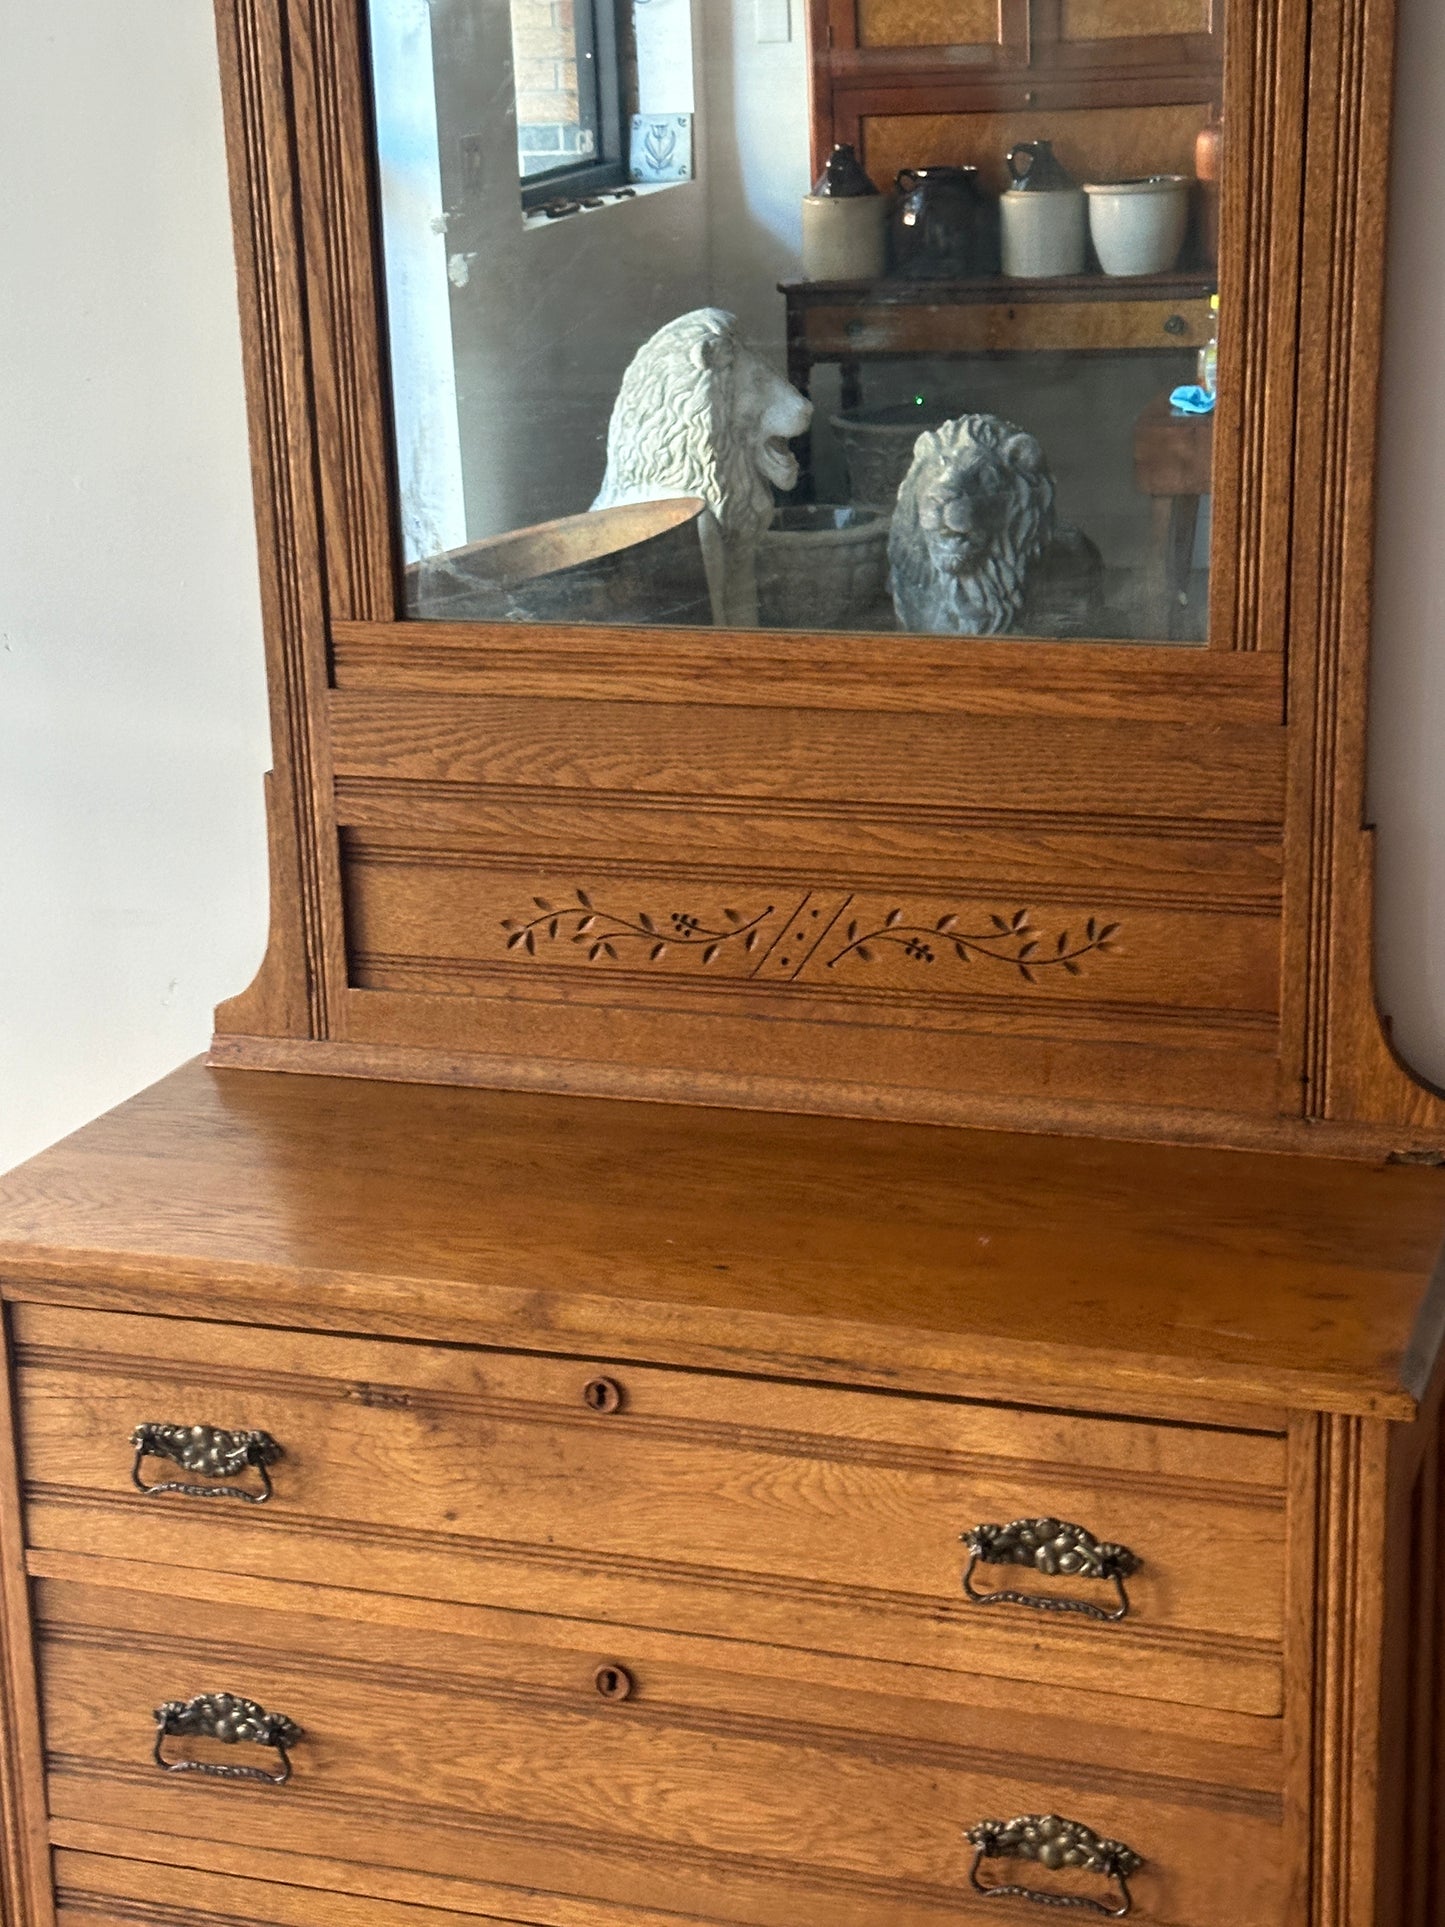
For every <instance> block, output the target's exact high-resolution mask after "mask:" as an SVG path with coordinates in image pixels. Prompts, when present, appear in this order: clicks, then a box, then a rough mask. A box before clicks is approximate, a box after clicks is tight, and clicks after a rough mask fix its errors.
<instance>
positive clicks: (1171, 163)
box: [863, 96, 1213, 193]
mask: <svg viewBox="0 0 1445 1927" xmlns="http://www.w3.org/2000/svg"><path fill="white" fill-rule="evenodd" d="M1212 111H1213V110H1212V108H1211V106H1210V103H1209V101H1208V100H1207V99H1205V98H1203V97H1202V96H1201V98H1200V99H1199V100H1198V101H1188V102H1185V103H1184V104H1183V105H1181V106H1168V107H1084V108H1056V107H1019V108H1016V109H1013V110H1010V111H1002V112H998V113H949V114H939V113H918V114H872V115H868V116H865V118H864V120H863V159H864V162H865V164H866V166H867V168H868V172H869V174H870V175H871V176H872V178H873V179H874V181H875V182H876V183H877V184H878V186H879V187H880V188H882V189H885V190H886V189H889V188H891V187H892V185H893V182H894V181H895V179H896V178H897V176H898V173H899V170H900V169H901V168H905V167H929V166H937V165H940V164H943V165H949V166H957V167H977V168H978V169H979V171H980V173H981V174H982V176H983V178H984V181H985V184H986V185H987V186H988V187H989V188H990V189H991V190H992V191H993V192H995V193H1002V192H1003V190H1004V189H1005V188H1006V187H1007V186H1008V184H1009V176H1008V168H1007V165H1006V163H1005V156H1006V155H1007V154H1008V152H1009V150H1010V149H1011V148H1012V147H1013V146H1014V145H1015V144H1016V143H1017V142H1018V141H1029V140H1040V139H1044V140H1051V141H1052V142H1053V144H1054V151H1055V152H1056V153H1057V155H1058V157H1059V159H1060V160H1061V161H1062V162H1063V164H1064V166H1065V167H1066V168H1067V169H1068V171H1069V172H1070V173H1071V174H1072V175H1073V176H1074V178H1075V179H1076V180H1079V181H1120V180H1129V179H1132V178H1133V177H1135V176H1137V175H1144V174H1186V175H1189V176H1191V177H1192V175H1193V173H1194V143H1195V140H1196V138H1197V136H1198V134H1199V130H1200V129H1201V128H1202V127H1204V126H1205V125H1206V124H1207V123H1208V121H1209V120H1210V118H1211V115H1212Z"/></svg>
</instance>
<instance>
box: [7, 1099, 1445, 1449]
mask: <svg viewBox="0 0 1445 1927" xmlns="http://www.w3.org/2000/svg"><path fill="white" fill-rule="evenodd" d="M1442 1228H1445V1173H1442V1172H1441V1171H1438V1170H1429V1169H1423V1168H1412V1167H1408V1166H1400V1165H1381V1166H1374V1167H1372V1166H1367V1165H1363V1164H1361V1165H1355V1164H1336V1163H1334V1162H1333V1161H1331V1160H1327V1159H1307V1158H1304V1159H1281V1158H1275V1157H1268V1156H1261V1155H1257V1154H1252V1153H1243V1152H1209V1151H1195V1150H1188V1149H1183V1148H1177V1147H1175V1148H1170V1147H1165V1146H1146V1145H1127V1144H1107V1143H1101V1142H1093V1141H1089V1140H1082V1139H1073V1140H1069V1139H1060V1140H1055V1141H1050V1140H1047V1139H1043V1138H1033V1137H1028V1136H1019V1135H1008V1134H1005V1133H990V1132H966V1131H957V1132H955V1131H937V1130H930V1129H925V1128H922V1127H916V1128H915V1127H909V1128H901V1127H894V1126H889V1125H877V1124H874V1125H870V1124H867V1123H861V1122H852V1121H849V1120H846V1119H800V1118H793V1119H789V1118H780V1117H773V1116H765V1115H758V1114H750V1113H742V1112H736V1113H735V1112H707V1111H699V1110H694V1109H686V1110H678V1109H674V1108H669V1107H667V1106H662V1105H656V1106H654V1105H618V1104H607V1103H600V1102H595V1101H592V1100H589V1099H573V1098H563V1099H556V1098H549V1097H536V1096H529V1095H525V1094H521V1093H487V1092H478V1091H467V1090H449V1089H446V1088H441V1087H438V1088H430V1087H423V1086H406V1085H402V1086H388V1085H378V1084H374V1083H368V1082H364V1081H351V1080H346V1079H317V1078H275V1077H266V1076H261V1075H256V1074H247V1073H235V1072H221V1071H214V1070H207V1069H204V1068H202V1067H200V1066H196V1065H192V1066H189V1067H187V1068H186V1069H184V1070H182V1071H179V1072H177V1073H175V1074H174V1075H173V1076H172V1077H170V1078H168V1079H166V1080H164V1081H163V1082H162V1083H161V1084H159V1085H157V1086H155V1087H154V1088H153V1089H152V1090H151V1091H150V1092H148V1093H145V1094H143V1095H142V1096H140V1097H138V1098H136V1099H134V1100H132V1101H131V1102H130V1103H129V1104H127V1105H124V1106H122V1107H121V1108H120V1109H119V1110H117V1111H115V1112H112V1113H111V1114H110V1116H109V1117H107V1118H105V1119H102V1120H101V1121H100V1122H98V1123H97V1124H94V1125H91V1126H89V1127H88V1128H87V1129H86V1130H85V1131H83V1132H80V1133H78V1134H77V1135H76V1136H75V1137H73V1138H71V1139H69V1140H67V1142H66V1143H65V1144H64V1145H63V1146H60V1147H57V1148H56V1149H55V1150H53V1151H51V1152H48V1153H47V1154H46V1155H45V1157H44V1158H43V1159H41V1160H37V1161H36V1162H35V1163H34V1164H32V1165H31V1166H28V1167H25V1166H22V1167H21V1169H20V1170H19V1171H18V1172H16V1173H14V1174H13V1175H12V1176H10V1177H9V1178H7V1179H5V1180H4V1181H3V1183H0V1241H3V1242H0V1253H3V1270H4V1273H5V1289H6V1292H7V1294H8V1295H9V1296H10V1297H11V1298H17V1297H41V1296H47V1295H48V1296H50V1297H53V1298H58V1299H60V1300H62V1301H67V1302H71V1303H75V1304H77V1305H85V1304H89V1305H90V1306H92V1307H94V1308H98V1309H106V1308H111V1309H120V1310H125V1309H138V1310H146V1311H170V1312H180V1313H181V1315H184V1316H191V1317H194V1316H196V1315H197V1314H201V1315H203V1316H205V1317H208V1318H222V1319H226V1320H228V1321H230V1322H238V1321H239V1322H243V1323H244V1322H253V1321H254V1319H255V1316H256V1312H257V1308H258V1307H259V1306H261V1305H263V1304H264V1306H265V1308H266V1316H267V1320H268V1322H275V1323H280V1324H296V1325H300V1326H304V1327H308V1328H312V1329H318V1328H319V1329H322V1330H325V1329H330V1330H342V1331H348V1330H349V1331H358V1332H360V1331H367V1330H370V1331H374V1332H380V1333H382V1334H385V1335H390V1336H402V1337H416V1336H420V1337H440V1338H443V1339H462V1340H470V1341H475V1342H479V1343H499V1344H503V1345H507V1346H515V1347H520V1348H521V1349H525V1350H552V1351H578V1352H581V1353H583V1354H585V1355H589V1356H590V1355H594V1354H597V1355H602V1356H612V1357H617V1358H628V1357H631V1358H638V1359H642V1360H644V1361H646V1360H652V1361H654V1362H662V1363H675V1364H705V1365H714V1366H716V1365H725V1366H728V1367H730V1368H733V1369H742V1370H744V1371H748V1372H754V1373H762V1374H763V1375H766V1376H770V1377H801V1378H805V1379H809V1380H819V1379H823V1380H827V1379H833V1380H835V1381H837V1382H842V1383H847V1382H849V1381H858V1382H873V1383H882V1384H889V1385H899V1386H906V1387H910V1388H912V1389H916V1390H919V1391H944V1392H953V1393H957V1392H960V1391H968V1392H970V1393H972V1394H974V1395H980V1394H981V1395H983V1396H986V1397H991V1398H997V1397H1000V1396H1002V1397H1003V1398H1004V1399H1005V1400H1007V1401H1009V1402H1022V1403H1026V1404H1034V1405H1048V1404H1053V1405H1058V1404H1082V1405H1083V1406H1084V1407H1085V1408H1087V1409H1093V1410H1099V1409H1100V1408H1101V1407H1102V1409H1104V1410H1110V1409H1112V1410H1115V1411H1118V1410H1138V1409H1139V1407H1140V1402H1141V1401H1150V1402H1152V1403H1153V1405H1154V1408H1155V1410H1154V1415H1155V1416H1169V1415H1171V1414H1172V1413H1173V1412H1174V1411H1175V1410H1177V1409H1179V1408H1180V1407H1181V1406H1183V1407H1185V1408H1186V1409H1188V1408H1190V1407H1191V1406H1192V1409H1194V1410H1198V1409H1199V1408H1200V1406H1201V1405H1202V1404H1208V1403H1209V1402H1210V1401H1218V1402H1220V1403H1222V1404H1224V1405H1228V1404H1229V1403H1230V1402H1231V1401H1233V1402H1235V1404H1236V1406H1237V1404H1238V1402H1240V1401H1244V1402H1249V1403H1253V1404H1254V1405H1256V1406H1259V1407H1262V1408H1263V1409H1265V1410H1267V1411H1273V1412H1277V1411H1278V1410H1279V1408H1280V1407H1282V1406H1285V1405H1295V1406H1304V1407H1306V1408H1309V1407H1311V1406H1318V1407H1319V1408H1320V1409H1324V1410H1331V1411H1341V1412H1361V1413H1365V1412H1369V1413H1380V1414H1394V1415H1398V1416H1409V1415H1410V1414H1412V1413H1413V1412H1414V1410H1415V1408H1416V1402H1417V1400H1418V1398H1419V1397H1420V1396H1421V1395H1422V1394H1423V1392H1424V1389H1425V1387H1426V1385H1427V1383H1428V1379H1429V1375H1430V1371H1431V1369H1432V1366H1433V1363H1434V1360H1435V1357H1436V1355H1437V1352H1438V1349H1439V1342H1440V1321H1441V1315H1442V1309H1445V1306H1442V1297H1441V1293H1440V1291H1439V1290H1438V1289H1437V1288H1436V1286H1435V1284H1434V1280H1435V1275H1436V1263H1437V1256H1438V1252H1439V1248H1440V1243H1441V1234H1442ZM1121 1401H1122V1403H1121ZM1146 1409H1147V1407H1146Z"/></svg>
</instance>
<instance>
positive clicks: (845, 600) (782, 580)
mask: <svg viewBox="0 0 1445 1927" xmlns="http://www.w3.org/2000/svg"><path fill="white" fill-rule="evenodd" d="M757 570H758V619H759V621H760V622H761V623H762V626H763V627H764V628H765V629H856V628H859V627H863V626H868V625H871V624H874V623H879V622H887V621H888V620H889V608H888V599H887V581H888V517H887V516H886V515H885V514H883V513H882V512H881V511H880V510H878V509H869V508H838V507H832V506H827V505H823V504H816V505H814V506H812V507H808V508H784V509H779V510H778V512H777V514H776V515H775V516H774V518H773V525H772V527H771V528H770V529H767V530H766V531H765V532H764V534H763V537H762V540H761V541H760V542H759V544H758V551H757Z"/></svg>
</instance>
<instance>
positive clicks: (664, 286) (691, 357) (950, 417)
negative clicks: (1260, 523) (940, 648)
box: [370, 0, 1228, 643]
mask: <svg viewBox="0 0 1445 1927" xmlns="http://www.w3.org/2000/svg"><path fill="white" fill-rule="evenodd" d="M370 21H371V36H372V67H373V78H374V90H375V121H376V127H377V136H378V158H379V179H380V190H381V206H382V222H383V234H384V245H385V264H386V296H387V308H388V319H389V329H390V348H391V366H392V397H393V407H394V428H395V446H396V457H397V464H398V472H399V481H400V499H401V504H402V528H401V532H400V540H401V543H402V548H403V555H404V560H405V563H406V573H405V585H406V587H405V603H406V613H407V614H409V615H412V616H417V617H426V618H432V619H439V620H448V621H485V622H497V621H524V622H525V621H538V622H551V623H604V624H632V623H643V624H658V625H669V626H682V627H693V626H697V627H705V626H711V625H714V624H716V625H720V626H722V627H727V628H757V627H762V628H775V629H797V630H814V631H833V630H860V631H862V630H867V631H872V632H884V633H887V632H898V633H901V634H924V635H957V636H973V635H1014V636H1020V637H1045V638H1053V639H1061V638H1096V639H1102V640H1115V641H1150V642H1161V641H1174V642H1180V643H1199V642H1203V641H1205V640H1207V639H1208V637H1209V555H1210V538H1209V530H1210V525H1211V519H1212V518H1211V515H1210V506H1211V503H1212V499H1213V493H1212V479H1211V478H1212V458H1213V415H1212V406H1213V399H1214V392H1215V387H1216V367H1217V338H1218V330H1219V326H1220V316H1219V303H1218V296H1217V282H1216V266H1215V264H1216V262H1217V260H1218V255H1219V208H1220V169H1221V162H1222V158H1223V135H1222V126H1221V123H1220V119H1219V106H1220V101H1221V99H1222V86H1223V46H1222V37H1223V36H1222V27H1221V26H1220V25H1219V24H1218V22H1217V21H1216V18H1215V14H1214V8H1213V6H1212V4H1211V0H966V3H965V4H957V3H956V0H950V3H949V4H947V5H943V4H940V0H370ZM1225 320H1226V321H1227V320H1228V317H1227V315H1226V317H1225Z"/></svg>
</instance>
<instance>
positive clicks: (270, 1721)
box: [154, 1693, 302, 1786]
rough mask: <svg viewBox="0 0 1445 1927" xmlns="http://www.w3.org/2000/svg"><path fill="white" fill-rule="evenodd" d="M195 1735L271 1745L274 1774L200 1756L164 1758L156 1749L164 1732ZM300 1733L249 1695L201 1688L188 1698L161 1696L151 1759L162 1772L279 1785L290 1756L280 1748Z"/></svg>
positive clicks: (232, 1742)
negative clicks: (242, 1696)
mask: <svg viewBox="0 0 1445 1927" xmlns="http://www.w3.org/2000/svg"><path fill="white" fill-rule="evenodd" d="M172 1733H178V1734H187V1733H194V1734H199V1735H200V1736H201V1737H202V1738H205V1739H210V1740H224V1741H225V1743H226V1744H227V1745H228V1746H234V1745H235V1744H236V1743H237V1742H238V1741H241V1740H250V1741H253V1742H254V1743H255V1744H256V1745H257V1746H270V1747H274V1748H275V1750H276V1752H277V1754H278V1755H279V1756H280V1760H281V1771H280V1772H279V1773H268V1772H267V1771H266V1770H265V1768H264V1767H259V1766H213V1765H212V1764H211V1763H210V1762H209V1761H206V1760H168V1759H167V1758H166V1757H165V1754H164V1752H163V1751H162V1748H163V1747H164V1745H165V1741H166V1736H167V1735H168V1734H172ZM301 1737H302V1734H301V1728H300V1727H299V1726H298V1725H297V1724H296V1722H295V1721H294V1720H288V1719H287V1717H286V1715H285V1714H284V1713H268V1712H267V1711H266V1709H265V1707H264V1706H258V1705H257V1704H256V1702H255V1700H243V1699H239V1698H237V1696H236V1695H235V1694H234V1693H202V1694H200V1695H199V1697H198V1698H196V1699H193V1700H167V1701H166V1703H165V1705H164V1706H158V1707H157V1708H156V1744H155V1754H154V1757H155V1763H156V1765H157V1766H158V1767H162V1768H164V1770H165V1771H166V1772H167V1773H205V1774H208V1775H209V1776H210V1778H211V1779H213V1780H264V1781H265V1782H266V1784H267V1785H268V1786H285V1784H286V1782H287V1781H288V1780H289V1779H290V1778H291V1760H290V1756H289V1755H288V1753H287V1751H286V1749H287V1747H290V1746H295V1744H296V1742H297V1741H298V1740H299V1739H300V1738H301Z"/></svg>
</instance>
